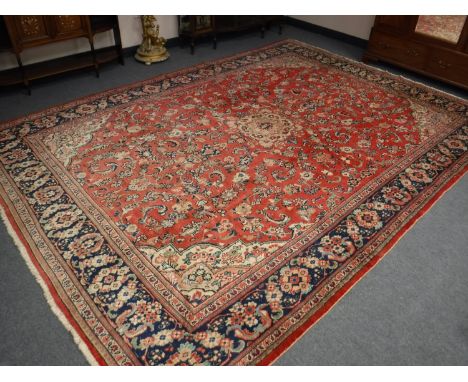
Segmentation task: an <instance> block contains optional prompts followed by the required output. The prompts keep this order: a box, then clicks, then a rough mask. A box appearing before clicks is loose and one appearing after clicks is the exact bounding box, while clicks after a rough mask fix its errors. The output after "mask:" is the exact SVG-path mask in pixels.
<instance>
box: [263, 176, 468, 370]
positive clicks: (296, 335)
mask: <svg viewBox="0 0 468 382" xmlns="http://www.w3.org/2000/svg"><path fill="white" fill-rule="evenodd" d="M466 172H468V167H465V168H464V169H462V171H460V172H459V173H458V174H455V175H454V176H453V177H452V178H451V179H450V180H449V181H448V182H447V183H446V184H444V185H443V186H442V187H441V188H440V189H439V190H438V191H437V192H436V193H435V194H434V195H433V196H432V197H431V199H430V200H429V201H428V202H426V204H425V205H424V206H423V207H422V208H421V209H420V210H419V211H418V212H417V213H416V214H415V215H414V216H413V217H412V218H411V219H410V220H409V221H408V222H406V223H405V225H404V226H403V227H401V229H400V230H399V231H398V232H397V233H396V234H395V235H394V236H393V237H392V239H391V240H390V241H389V242H388V243H387V244H386V245H385V246H384V247H383V248H382V249H381V250H380V252H379V253H378V254H377V255H375V256H374V257H373V258H372V259H371V260H370V261H369V262H368V263H367V264H366V265H365V266H364V267H363V268H361V269H360V270H359V272H357V273H356V274H355V275H354V276H353V277H352V278H351V279H350V280H349V281H348V282H347V283H346V284H345V285H344V286H343V287H342V288H341V289H340V290H339V291H338V292H337V293H335V294H334V295H333V296H332V297H331V298H330V299H329V300H328V301H327V302H326V303H325V305H323V306H322V307H321V308H320V309H319V310H318V311H317V312H315V313H314V314H313V315H312V316H311V317H309V319H308V320H307V321H306V322H304V323H303V324H302V325H301V326H299V327H298V328H297V329H295V330H294V332H293V333H291V334H290V335H289V336H288V337H287V338H285V339H284V340H283V341H282V342H281V343H280V344H279V345H278V346H277V347H276V348H275V350H273V351H272V352H270V353H269V354H268V355H267V356H266V357H265V358H263V359H262V360H261V361H260V362H258V363H257V366H267V365H271V364H273V363H274V362H275V361H276V360H277V359H278V358H279V357H280V356H281V355H283V354H284V353H285V352H286V351H287V350H288V349H289V348H290V347H292V346H293V345H294V344H295V343H296V342H297V341H299V339H300V338H301V337H302V336H303V335H305V334H306V332H307V331H308V330H309V329H310V328H311V327H312V326H314V325H315V324H316V323H317V322H318V321H319V320H320V319H321V318H322V317H324V316H325V315H326V314H327V313H328V312H329V311H330V310H331V309H332V308H333V307H334V306H335V305H336V304H337V303H338V301H340V300H341V299H342V298H343V297H344V296H345V295H346V293H348V292H349V291H350V290H351V288H352V287H353V286H355V285H356V284H357V283H358V282H359V281H360V280H361V279H362V278H363V277H364V276H365V275H366V274H367V273H368V272H370V271H371V270H372V269H373V268H374V267H375V266H376V265H377V264H378V263H379V262H380V260H382V259H383V258H384V257H385V255H387V254H388V253H389V252H390V250H391V249H392V248H393V247H394V246H395V245H396V244H397V243H398V241H399V240H400V239H401V238H402V237H403V236H404V235H405V234H406V233H407V232H408V231H409V230H410V229H411V228H412V227H413V226H414V225H415V224H416V223H417V222H418V220H419V219H421V218H422V217H423V216H424V215H425V214H426V213H427V212H428V211H429V210H430V209H431V208H432V207H433V206H434V204H435V203H436V202H437V201H438V200H439V199H440V198H441V197H442V196H443V195H444V194H445V193H446V192H447V191H448V190H450V188H452V187H453V186H454V185H455V184H456V183H457V182H458V181H459V180H460V179H461V178H462V177H463V175H465V173H466Z"/></svg>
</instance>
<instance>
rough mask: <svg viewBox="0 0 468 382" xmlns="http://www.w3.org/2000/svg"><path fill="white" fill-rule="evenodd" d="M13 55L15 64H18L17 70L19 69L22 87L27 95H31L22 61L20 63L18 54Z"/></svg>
mask: <svg viewBox="0 0 468 382" xmlns="http://www.w3.org/2000/svg"><path fill="white" fill-rule="evenodd" d="M15 55H16V62H17V63H18V68H19V70H20V73H21V78H22V80H23V85H24V87H25V88H26V91H27V93H28V95H31V86H30V84H29V80H28V76H27V75H26V71H25V70H24V66H23V61H21V56H20V54H19V52H15Z"/></svg>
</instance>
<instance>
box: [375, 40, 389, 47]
mask: <svg viewBox="0 0 468 382" xmlns="http://www.w3.org/2000/svg"><path fill="white" fill-rule="evenodd" d="M378 45H379V46H380V47H382V48H384V49H388V48H390V45H388V44H387V43H386V42H382V41H379V42H378Z"/></svg>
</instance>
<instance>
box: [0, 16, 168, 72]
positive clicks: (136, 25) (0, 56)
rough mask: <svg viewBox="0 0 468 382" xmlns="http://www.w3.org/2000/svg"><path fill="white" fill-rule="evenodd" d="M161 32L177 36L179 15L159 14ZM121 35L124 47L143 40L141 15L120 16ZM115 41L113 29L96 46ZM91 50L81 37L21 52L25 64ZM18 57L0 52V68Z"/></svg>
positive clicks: (11, 65)
mask: <svg viewBox="0 0 468 382" xmlns="http://www.w3.org/2000/svg"><path fill="white" fill-rule="evenodd" d="M157 19H158V23H159V33H160V35H161V36H163V37H165V38H172V37H176V36H177V16H157ZM119 25H120V35H121V38H122V46H123V47H124V48H127V47H130V46H134V45H138V44H139V43H140V42H141V22H140V16H119ZM113 43H114V36H113V33H112V31H107V32H104V33H100V34H98V35H96V39H95V47H96V48H103V47H106V46H110V45H112V44H113ZM87 50H89V43H88V40H87V39H85V38H79V39H74V40H69V41H62V42H57V43H54V44H50V45H44V46H39V47H35V48H31V49H26V50H24V52H22V53H21V58H22V60H23V63H24V64H32V63H34V62H40V61H45V60H50V59H53V58H58V57H63V56H68V55H71V54H76V53H80V52H85V51H87ZM16 66H17V63H16V58H15V56H14V54H12V53H10V52H2V53H0V70H3V69H8V68H13V67H16Z"/></svg>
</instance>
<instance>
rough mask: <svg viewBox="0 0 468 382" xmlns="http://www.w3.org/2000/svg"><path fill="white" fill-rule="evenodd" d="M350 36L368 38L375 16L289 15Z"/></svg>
mask: <svg viewBox="0 0 468 382" xmlns="http://www.w3.org/2000/svg"><path fill="white" fill-rule="evenodd" d="M291 17H293V18H295V19H298V20H302V21H305V22H308V23H311V24H315V25H319V26H321V27H324V28H328V29H333V30H335V31H338V32H342V33H346V34H349V35H351V36H355V37H359V38H363V39H365V40H368V39H369V34H370V31H371V28H372V25H374V19H375V16H291Z"/></svg>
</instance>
